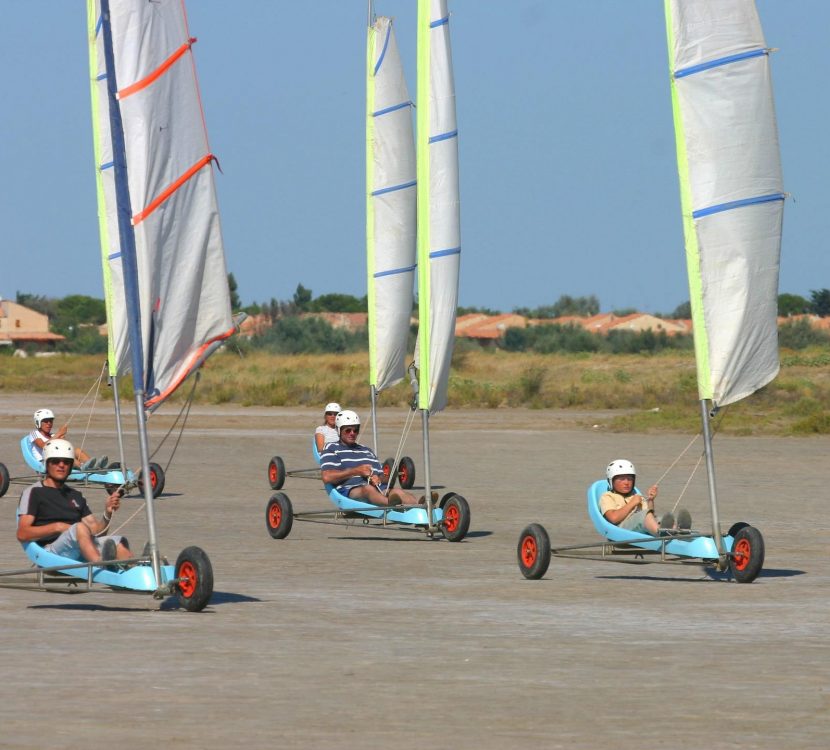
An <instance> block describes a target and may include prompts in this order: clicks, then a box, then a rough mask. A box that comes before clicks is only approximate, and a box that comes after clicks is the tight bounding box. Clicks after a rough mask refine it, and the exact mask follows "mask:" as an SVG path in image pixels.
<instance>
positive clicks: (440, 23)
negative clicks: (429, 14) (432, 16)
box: [429, 16, 450, 29]
mask: <svg viewBox="0 0 830 750" xmlns="http://www.w3.org/2000/svg"><path fill="white" fill-rule="evenodd" d="M449 22H450V17H449V16H444V17H443V18H439V19H438V20H437V21H431V22H430V24H429V27H430V28H431V29H437V28H438V27H439V26H446V25H447V24H448V23H449Z"/></svg>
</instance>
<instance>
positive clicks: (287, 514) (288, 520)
mask: <svg viewBox="0 0 830 750" xmlns="http://www.w3.org/2000/svg"><path fill="white" fill-rule="evenodd" d="M293 523H294V509H293V508H292V507H291V500H289V499H288V495H286V494H285V493H284V492H275V493H274V494H273V495H271V499H270V500H269V501H268V505H267V506H266V508H265V526H266V528H267V529H268V533H269V534H270V535H271V538H272V539H285V537H287V536H288V534H289V532H290V531H291V526H292V525H293Z"/></svg>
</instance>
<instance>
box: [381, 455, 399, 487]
mask: <svg viewBox="0 0 830 750" xmlns="http://www.w3.org/2000/svg"><path fill="white" fill-rule="evenodd" d="M394 465H395V459H394V458H387V459H386V460H385V461H384V462H383V463H382V464H381V466H382V467H383V481H384V482H386V486H387V487H388V488H389V489H390V490H391V489H392V488H393V487H394V486H395V480H396V479H397V476H394V477H393V476H392V467H393V466H394ZM398 468H400V467H398Z"/></svg>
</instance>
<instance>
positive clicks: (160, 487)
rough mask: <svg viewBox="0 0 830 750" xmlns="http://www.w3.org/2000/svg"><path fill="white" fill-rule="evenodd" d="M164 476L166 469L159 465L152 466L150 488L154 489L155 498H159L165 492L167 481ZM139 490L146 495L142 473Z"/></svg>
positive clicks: (139, 476) (139, 478)
mask: <svg viewBox="0 0 830 750" xmlns="http://www.w3.org/2000/svg"><path fill="white" fill-rule="evenodd" d="M166 479H167V478H166V477H165V476H164V469H162V468H161V466H159V465H158V464H154V463H151V464H150V487H152V489H153V497H158V496H159V495H161V493H162V492H163V491H164V483H165V481H166ZM138 489H140V490H141V493H142V494H144V481H143V480H142V479H141V472H139V474H138Z"/></svg>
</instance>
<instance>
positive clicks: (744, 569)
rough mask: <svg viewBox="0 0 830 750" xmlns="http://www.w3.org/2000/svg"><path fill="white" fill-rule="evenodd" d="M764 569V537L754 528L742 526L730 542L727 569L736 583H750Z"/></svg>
mask: <svg viewBox="0 0 830 750" xmlns="http://www.w3.org/2000/svg"><path fill="white" fill-rule="evenodd" d="M763 567H764V537H763V536H761V532H760V531H758V529H756V528H755V527H754V526H744V527H743V528H742V529H740V530H739V531H738V532H737V533H736V534H735V538H734V540H733V541H732V555H731V556H730V558H729V569H730V570H731V571H732V575H733V576H735V580H736V581H737V582H738V583H752V581H754V580H755V579H756V578H757V577H758V574H759V573H760V572H761V568H763Z"/></svg>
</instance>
